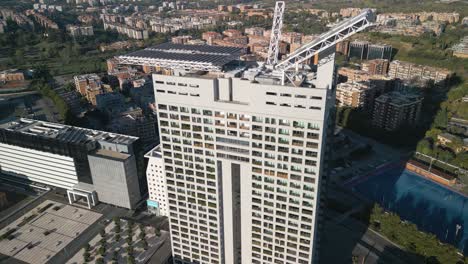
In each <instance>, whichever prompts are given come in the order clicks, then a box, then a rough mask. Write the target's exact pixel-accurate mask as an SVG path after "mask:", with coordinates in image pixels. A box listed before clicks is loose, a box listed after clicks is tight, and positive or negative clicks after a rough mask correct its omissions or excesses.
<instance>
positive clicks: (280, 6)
mask: <svg viewBox="0 0 468 264" xmlns="http://www.w3.org/2000/svg"><path fill="white" fill-rule="evenodd" d="M285 5H286V4H285V3H284V1H277V2H276V5H275V13H274V16H273V26H272V28H271V36H270V46H269V48H268V58H267V61H266V65H269V66H275V65H276V63H277V62H278V53H279V41H280V38H281V28H282V27H283V13H284V8H285Z"/></svg>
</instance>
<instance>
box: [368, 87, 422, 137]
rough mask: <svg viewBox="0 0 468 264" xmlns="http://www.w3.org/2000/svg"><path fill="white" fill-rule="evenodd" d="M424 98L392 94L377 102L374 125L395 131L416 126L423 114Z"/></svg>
mask: <svg viewBox="0 0 468 264" xmlns="http://www.w3.org/2000/svg"><path fill="white" fill-rule="evenodd" d="M422 100H423V98H422V97H421V96H420V95H417V94H408V93H402V92H397V91H394V92H390V93H386V94H383V95H381V96H379V97H377V99H376V100H375V103H374V110H373V114H372V125H373V126H375V127H378V128H381V129H385V130H387V131H395V130H397V129H399V128H400V127H402V126H403V125H412V126H414V125H416V124H417V122H418V120H419V116H420V113H421V106H422Z"/></svg>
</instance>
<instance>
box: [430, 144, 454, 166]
mask: <svg viewBox="0 0 468 264" xmlns="http://www.w3.org/2000/svg"><path fill="white" fill-rule="evenodd" d="M435 154H436V157H437V158H438V159H440V160H442V161H445V162H450V161H452V159H453V158H455V155H454V154H453V152H451V151H450V150H447V149H443V148H440V147H437V148H436V152H435Z"/></svg>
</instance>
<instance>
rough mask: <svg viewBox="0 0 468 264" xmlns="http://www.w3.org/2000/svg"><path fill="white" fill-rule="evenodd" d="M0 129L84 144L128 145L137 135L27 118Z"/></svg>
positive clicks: (7, 124) (136, 138) (6, 124)
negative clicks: (97, 142) (98, 142)
mask: <svg viewBox="0 0 468 264" xmlns="http://www.w3.org/2000/svg"><path fill="white" fill-rule="evenodd" d="M0 130H7V131H13V132H16V133H22V134H28V135H34V136H39V137H45V138H52V139H56V140H59V141H62V142H68V143H77V144H86V143H88V142H96V141H100V142H107V143H114V144H121V145H130V144H132V143H133V142H135V141H136V140H138V137H132V136H127V135H121V134H115V133H110V132H105V131H100V130H93V129H87V128H81V127H74V126H67V125H62V124H57V123H50V122H45V121H39V120H33V119H27V118H21V119H19V120H16V121H13V122H9V123H5V124H1V125H0Z"/></svg>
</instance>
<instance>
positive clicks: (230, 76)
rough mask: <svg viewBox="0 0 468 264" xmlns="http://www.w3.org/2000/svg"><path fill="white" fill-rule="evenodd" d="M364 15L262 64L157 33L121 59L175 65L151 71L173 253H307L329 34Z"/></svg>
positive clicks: (230, 256)
mask: <svg viewBox="0 0 468 264" xmlns="http://www.w3.org/2000/svg"><path fill="white" fill-rule="evenodd" d="M370 14H371V13H370V12H369V13H367V12H365V13H363V14H362V15H360V16H358V17H356V18H353V19H352V20H350V21H346V22H344V23H342V24H339V25H338V26H337V27H336V28H334V29H333V30H332V31H330V32H328V33H325V34H322V35H321V37H320V38H319V39H317V40H314V42H312V43H309V44H306V45H304V46H303V47H302V48H301V49H299V50H298V51H297V52H295V53H294V54H291V55H290V56H289V57H288V59H287V60H285V61H282V62H279V63H278V64H276V65H272V67H269V69H265V68H262V67H252V66H250V67H249V66H247V65H243V64H240V63H239V62H236V61H233V60H235V57H236V56H238V53H239V50H237V49H235V48H227V47H216V46H196V45H191V46H184V45H176V44H163V45H160V46H157V47H153V48H149V49H146V50H142V51H137V52H134V53H131V54H128V55H126V56H121V57H120V58H119V59H120V60H121V62H123V63H130V64H131V63H133V64H135V63H139V64H150V65H155V66H158V67H162V68H171V69H173V71H172V75H161V74H154V75H153V82H154V89H155V97H156V106H157V113H158V121H159V131H160V141H161V145H160V146H161V154H162V158H163V161H164V171H165V176H166V185H167V197H168V198H167V201H168V212H169V214H168V216H169V221H170V232H171V241H172V250H173V256H174V259H175V263H220V264H221V263H222V264H231V263H233V264H238V263H242V264H251V263H315V262H316V261H317V258H316V250H315V249H316V247H317V243H318V239H317V232H318V219H319V216H320V212H319V210H320V205H319V203H320V195H321V187H322V186H323V184H324V176H323V174H324V167H325V166H324V160H325V154H326V152H327V151H326V149H327V145H326V140H327V135H328V134H329V133H330V132H331V130H332V129H333V125H332V124H331V122H330V121H332V118H331V113H332V111H331V109H332V107H333V105H334V88H335V87H334V73H335V67H334V49H335V48H334V45H335V44H336V42H337V41H340V40H341V39H343V38H346V37H348V36H349V35H351V34H353V33H355V32H357V31H359V30H362V29H363V28H365V27H367V26H368V23H369V22H368V20H367V18H368V16H369V15H370ZM314 56H317V57H316V62H317V63H316V64H315V65H314V64H313V63H312V61H313V59H314Z"/></svg>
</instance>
